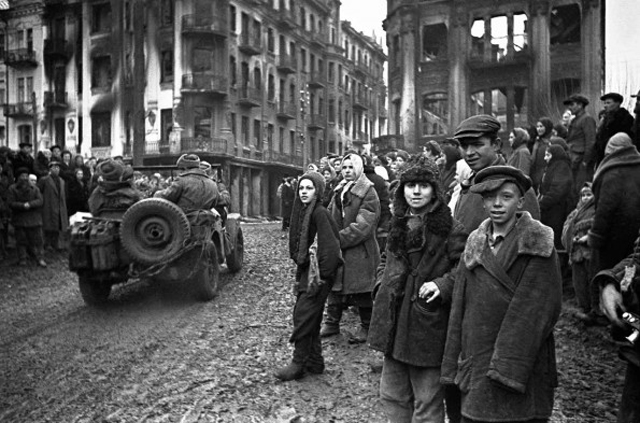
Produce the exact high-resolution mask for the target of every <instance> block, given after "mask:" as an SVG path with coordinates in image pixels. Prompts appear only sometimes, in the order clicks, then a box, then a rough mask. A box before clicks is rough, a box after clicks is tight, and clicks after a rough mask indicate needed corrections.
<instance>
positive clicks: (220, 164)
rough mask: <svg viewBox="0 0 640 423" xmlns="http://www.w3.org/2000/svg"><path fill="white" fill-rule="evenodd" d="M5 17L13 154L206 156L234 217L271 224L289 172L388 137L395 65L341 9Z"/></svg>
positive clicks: (96, 4) (81, 7)
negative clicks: (23, 147)
mask: <svg viewBox="0 0 640 423" xmlns="http://www.w3.org/2000/svg"><path fill="white" fill-rule="evenodd" d="M0 14H2V16H0V17H1V18H2V19H1V23H0V27H1V31H0V36H1V37H2V39H1V40H0V45H1V46H2V47H3V48H4V49H5V51H3V52H2V54H1V55H0V58H3V59H4V65H5V66H3V68H4V69H3V70H4V73H3V74H1V73H0V98H2V101H3V103H4V107H3V108H2V114H1V115H0V144H2V145H8V146H9V147H11V148H17V146H18V143H19V142H22V141H31V142H33V143H34V149H35V150H36V152H37V151H38V150H40V149H46V148H48V147H50V146H51V145H53V144H58V145H60V146H62V147H63V148H66V149H68V150H70V151H72V152H74V153H76V152H77V153H80V154H82V155H83V156H85V157H90V156H96V157H108V156H115V155H122V156H124V157H125V158H129V159H131V158H132V157H133V156H135V161H136V162H137V163H138V164H141V165H142V166H143V167H146V168H149V169H150V168H152V167H156V168H161V167H163V166H164V167H167V166H171V165H173V164H174V163H175V161H176V159H177V158H178V157H179V156H180V155H181V154H183V153H188V152H193V153H197V154H198V155H199V156H200V157H201V158H202V159H203V160H207V161H209V162H210V163H212V164H213V165H214V167H216V169H218V171H219V174H221V175H222V178H223V181H224V182H225V183H226V184H227V186H228V187H229V190H230V193H231V199H232V205H231V209H232V211H234V212H239V213H241V214H243V215H248V216H269V215H274V214H276V213H277V210H278V206H279V204H278V202H279V199H278V198H277V197H276V196H275V195H274V194H275V192H276V189H277V186H278V185H279V184H280V182H281V180H282V178H283V177H284V176H290V175H295V174H299V173H300V172H301V171H302V170H303V169H304V167H305V166H306V164H308V163H311V162H317V161H319V159H320V158H321V157H322V156H324V155H326V154H327V153H330V152H332V153H338V154H342V153H343V152H344V151H346V150H347V149H350V148H353V147H354V145H355V146H357V145H364V144H368V143H369V142H370V140H371V139H372V138H373V137H378V136H379V135H380V134H381V132H382V131H383V130H384V128H386V117H387V113H386V108H385V104H386V97H385V93H386V86H385V84H384V82H383V76H384V75H383V67H384V62H385V60H386V56H385V55H384V53H383V52H382V47H381V46H380V45H379V44H378V43H376V42H375V40H373V39H371V38H370V37H367V36H365V35H363V34H362V33H360V32H358V31H357V30H355V29H354V28H353V27H352V26H351V25H350V24H349V23H348V22H343V21H341V20H340V2H339V1H338V0H231V1H230V0H15V1H11V8H10V9H9V10H5V11H1V12H0ZM137 46H140V47H137ZM142 119H144V124H143V125H144V126H143V125H142V124H141V122H142ZM140 159H141V160H140Z"/></svg>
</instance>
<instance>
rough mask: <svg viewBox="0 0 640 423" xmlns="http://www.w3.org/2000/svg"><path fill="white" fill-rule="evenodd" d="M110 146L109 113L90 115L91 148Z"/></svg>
mask: <svg viewBox="0 0 640 423" xmlns="http://www.w3.org/2000/svg"><path fill="white" fill-rule="evenodd" d="M110 145H111V112H103V113H91V147H108V146H110Z"/></svg>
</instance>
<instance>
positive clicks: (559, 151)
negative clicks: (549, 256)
mask: <svg viewBox="0 0 640 423" xmlns="http://www.w3.org/2000/svg"><path fill="white" fill-rule="evenodd" d="M544 158H545V161H546V162H547V168H546V170H545V172H544V176H543V178H542V183H541V184H540V197H539V203H540V221H541V222H542V223H543V224H545V225H547V226H549V227H550V228H551V229H553V233H554V245H555V247H556V249H558V250H561V249H562V226H563V225H564V221H565V219H566V217H567V214H568V213H569V211H570V210H572V209H573V206H574V205H575V202H574V201H573V173H572V172H571V161H570V159H569V155H568V154H567V152H566V151H564V149H563V148H562V147H561V146H559V145H551V146H550V147H549V148H547V152H546V153H545V156H544Z"/></svg>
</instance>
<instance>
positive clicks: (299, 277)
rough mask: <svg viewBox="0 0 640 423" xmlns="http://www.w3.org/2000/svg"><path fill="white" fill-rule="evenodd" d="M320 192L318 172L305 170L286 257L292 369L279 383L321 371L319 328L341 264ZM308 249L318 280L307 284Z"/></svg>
mask: <svg viewBox="0 0 640 423" xmlns="http://www.w3.org/2000/svg"><path fill="white" fill-rule="evenodd" d="M324 189H325V180H324V177H323V176H322V175H321V174H320V173H318V172H315V171H309V172H307V173H305V174H304V175H302V176H301V177H300V180H299V181H298V190H297V195H296V197H295V200H294V204H293V211H292V213H291V227H290V228H289V253H290V255H291V258H292V259H293V261H294V262H295V263H296V266H297V268H296V283H295V285H294V294H295V295H296V305H295V307H294V309H293V333H292V334H291V339H290V342H292V343H293V344H294V352H293V360H292V361H291V364H289V365H288V366H286V367H283V368H280V369H278V370H277V371H276V373H275V376H276V377H277V378H278V379H280V380H283V381H288V380H293V379H300V378H301V377H303V376H304V375H305V372H308V373H315V374H319V373H322V372H323V371H324V359H323V357H322V344H321V342H320V323H321V322H322V312H323V310H324V303H325V301H326V299H327V296H328V295H329V291H331V288H332V286H333V280H334V277H335V273H336V270H337V269H338V267H339V266H340V264H341V263H342V256H341V254H340V238H339V234H338V226H337V225H336V223H335V221H334V220H333V219H332V217H331V215H330V214H329V212H328V211H327V209H326V208H325V207H324V206H323V205H322V195H323V194H324ZM311 249H314V251H315V255H316V257H317V264H318V267H317V271H318V273H319V280H318V279H315V278H314V279H311V280H310V279H309V273H310V272H309V268H310V266H311V259H312V257H311V255H310V250H311Z"/></svg>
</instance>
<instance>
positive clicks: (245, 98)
mask: <svg viewBox="0 0 640 423" xmlns="http://www.w3.org/2000/svg"><path fill="white" fill-rule="evenodd" d="M238 104H239V105H240V106H245V107H260V106H261V105H262V94H261V92H260V90H258V89H256V88H253V87H250V86H246V87H241V88H240V89H239V90H238Z"/></svg>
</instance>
